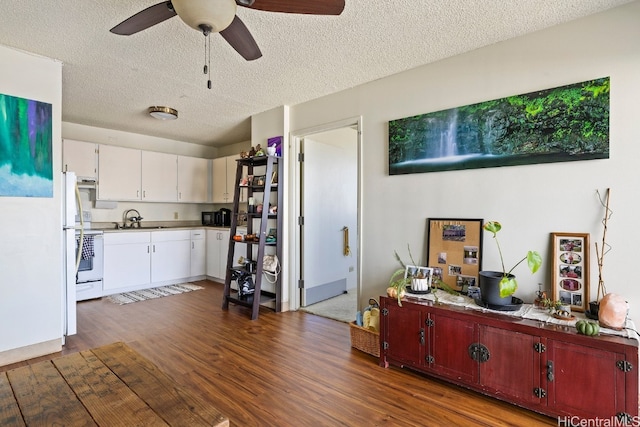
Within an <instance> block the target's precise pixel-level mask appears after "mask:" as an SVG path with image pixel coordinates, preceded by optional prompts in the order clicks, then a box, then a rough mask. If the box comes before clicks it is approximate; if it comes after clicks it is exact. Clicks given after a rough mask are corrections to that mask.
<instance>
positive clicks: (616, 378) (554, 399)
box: [380, 297, 638, 425]
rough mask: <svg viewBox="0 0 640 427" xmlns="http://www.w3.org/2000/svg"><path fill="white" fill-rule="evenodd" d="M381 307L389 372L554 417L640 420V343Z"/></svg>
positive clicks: (426, 305) (416, 305)
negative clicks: (434, 380)
mask: <svg viewBox="0 0 640 427" xmlns="http://www.w3.org/2000/svg"><path fill="white" fill-rule="evenodd" d="M380 303H381V312H382V320H381V333H380V346H381V348H380V364H381V365H382V366H388V365H390V364H391V365H395V366H400V367H406V368H410V369H413V370H416V371H419V372H422V373H424V374H427V375H431V376H435V377H438V378H441V379H444V380H447V381H449V382H451V383H454V384H457V385H460V386H463V387H466V388H470V389H473V390H476V391H478V392H481V393H483V394H486V395H489V396H493V397H495V398H498V399H501V400H505V401H508V402H510V403H513V404H516V405H518V406H522V407H524V408H528V409H531V410H533V411H536V412H540V413H542V414H545V415H549V416H552V417H567V419H571V417H578V418H581V419H594V418H596V417H598V418H601V419H611V417H617V418H618V419H620V420H627V421H629V420H632V417H637V415H638V371H637V369H638V342H637V341H636V340H631V339H626V338H621V337H614V336H605V335H601V336H598V337H586V336H584V335H578V334H577V333H576V331H575V328H573V327H564V326H558V325H549V324H544V323H540V322H534V321H529V320H523V319H518V318H513V317H509V316H502V315H499V314H495V313H482V312H480V311H475V310H466V309H463V308H459V307H453V306H445V305H435V304H433V303H431V302H428V301H416V302H413V301H406V300H405V301H403V302H402V307H399V306H398V302H397V300H396V299H394V298H388V297H381V299H380ZM572 420H573V421H572V422H575V421H576V419H572ZM567 425H570V424H567Z"/></svg>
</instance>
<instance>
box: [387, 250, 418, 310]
mask: <svg viewBox="0 0 640 427" xmlns="http://www.w3.org/2000/svg"><path fill="white" fill-rule="evenodd" d="M407 249H408V251H409V259H411V262H412V263H413V265H416V262H415V261H414V260H413V255H412V254H411V248H410V247H409V245H407ZM393 253H394V255H395V257H396V260H398V262H399V263H400V265H401V266H402V268H399V269H397V270H396V271H394V272H393V274H392V275H391V278H390V279H389V287H388V288H387V295H389V296H390V297H391V298H397V299H398V305H399V306H400V307H402V297H404V295H405V292H406V290H407V286H408V285H409V284H411V282H412V281H413V279H414V278H417V279H424V276H423V275H422V271H420V270H419V269H418V271H417V272H416V275H413V274H405V273H406V272H407V266H406V264H405V263H404V262H402V259H401V258H400V255H398V252H396V251H393Z"/></svg>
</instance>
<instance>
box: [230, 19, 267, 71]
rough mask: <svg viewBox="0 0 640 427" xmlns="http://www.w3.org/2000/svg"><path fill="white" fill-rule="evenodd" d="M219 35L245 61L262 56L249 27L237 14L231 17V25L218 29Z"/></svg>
mask: <svg viewBox="0 0 640 427" xmlns="http://www.w3.org/2000/svg"><path fill="white" fill-rule="evenodd" d="M220 35H221V36H222V37H224V39H225V40H226V41H227V42H228V43H229V44H230V45H231V47H232V48H234V49H235V50H236V51H237V52H238V53H239V54H240V55H242V57H243V58H244V59H246V60H247V61H253V60H254V59H258V58H260V57H261V56H262V52H260V48H259V47H258V44H257V43H256V41H255V40H254V39H253V36H252V35H251V33H250V32H249V29H248V28H247V26H246V25H244V22H242V21H241V20H240V18H238V16H237V15H236V17H235V18H233V22H231V25H229V26H228V27H227V28H225V29H224V30H222V31H220Z"/></svg>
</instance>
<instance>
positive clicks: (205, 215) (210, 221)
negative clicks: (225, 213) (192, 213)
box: [202, 212, 216, 225]
mask: <svg viewBox="0 0 640 427" xmlns="http://www.w3.org/2000/svg"><path fill="white" fill-rule="evenodd" d="M215 220H216V212H202V225H215Z"/></svg>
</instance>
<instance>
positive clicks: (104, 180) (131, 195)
mask: <svg viewBox="0 0 640 427" xmlns="http://www.w3.org/2000/svg"><path fill="white" fill-rule="evenodd" d="M210 164H211V160H208V159H202V158H197V157H187V156H178V155H176V154H167V153H157V152H154V151H144V150H139V149H135V148H125V147H116V146H113V145H103V144H94V143H88V142H81V141H74V140H70V139H65V140H64V146H63V164H62V170H63V171H72V172H75V173H76V175H77V176H78V178H80V179H90V180H96V179H97V183H98V184H97V193H96V194H97V199H99V200H114V201H144V202H165V203H176V202H181V203H209V202H210V192H209V190H210V188H209V183H210V174H209V170H210ZM225 170H226V168H225ZM231 197H232V198H233V194H231Z"/></svg>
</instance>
